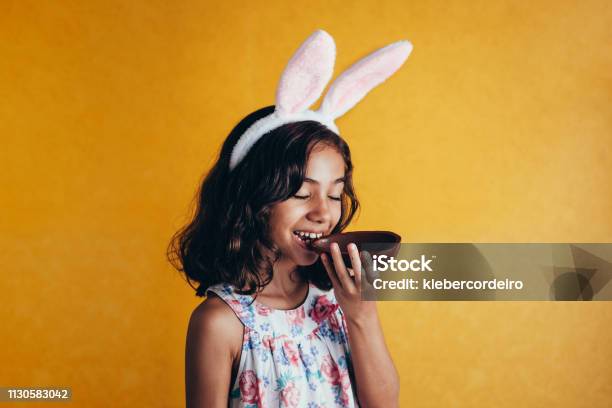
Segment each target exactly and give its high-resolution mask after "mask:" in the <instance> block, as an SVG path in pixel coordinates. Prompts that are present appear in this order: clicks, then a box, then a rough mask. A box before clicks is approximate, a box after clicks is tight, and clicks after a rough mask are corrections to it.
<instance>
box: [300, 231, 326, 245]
mask: <svg viewBox="0 0 612 408" xmlns="http://www.w3.org/2000/svg"><path fill="white" fill-rule="evenodd" d="M293 235H295V236H296V237H297V239H298V240H299V241H300V242H302V243H303V244H305V245H306V246H307V245H309V244H310V243H311V242H312V241H315V240H317V239H319V238H322V237H324V236H325V235H324V234H323V233H322V232H310V231H299V230H297V231H293Z"/></svg>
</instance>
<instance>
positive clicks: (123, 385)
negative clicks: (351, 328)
mask: <svg viewBox="0 0 612 408" xmlns="http://www.w3.org/2000/svg"><path fill="white" fill-rule="evenodd" d="M350 4H351V3H347V2H340V1H331V2H330V1H325V2H323V1H318V0H314V1H309V2H303V3H301V2H284V1H266V2H246V1H245V2H238V1H228V2H223V3H219V2H202V1H200V2H196V1H179V2H169V1H147V2H144V1H123V2H118V1H86V2H82V1H62V2H33V1H23V0H22V1H10V0H9V1H3V2H2V3H0V47H1V52H0V55H1V57H0V96H1V97H0V135H1V137H2V148H1V149H0V159H1V160H2V168H3V171H2V172H1V173H0V181H1V183H2V189H1V191H0V194H1V202H2V212H1V214H0V226H1V230H2V234H1V237H0V239H1V241H0V248H1V249H0V264H1V265H2V278H1V279H0V293H1V295H2V304H3V306H2V308H0V319H1V321H2V336H1V337H0V347H1V350H2V351H1V352H0V359H1V361H2V369H1V370H0V385H3V386H47V385H56V386H71V387H72V390H73V395H74V396H73V404H72V405H74V406H79V407H106V406H113V407H133V406H147V407H170V406H177V407H178V406H183V405H184V371H183V370H184V342H185V333H186V327H187V321H188V318H189V315H190V312H191V310H192V309H193V308H194V307H195V306H196V305H197V304H198V303H199V302H200V301H201V299H199V298H196V297H195V296H194V295H193V292H192V290H191V288H189V287H188V286H187V285H186V283H185V282H184V281H183V280H182V279H181V277H180V276H179V275H178V273H177V272H175V271H173V270H172V269H171V267H170V266H169V265H168V264H167V262H166V260H165V248H166V245H167V243H168V240H169V238H170V236H171V235H172V233H174V232H175V231H176V230H177V229H178V228H179V227H180V226H181V225H182V224H183V223H184V222H185V221H186V220H187V217H188V215H189V202H190V200H191V199H192V197H193V195H194V193H195V189H196V188H197V185H198V183H199V182H200V180H201V178H202V176H203V174H204V173H205V171H206V170H207V169H208V168H209V167H210V165H211V164H212V163H213V161H214V160H215V158H216V155H217V153H218V149H219V147H220V144H221V143H222V141H223V140H224V138H225V137H226V135H227V133H228V132H229V130H230V129H231V128H232V127H233V125H234V124H235V123H237V121H238V120H239V119H241V118H242V117H243V116H244V115H245V114H247V113H249V112H251V111H253V110H255V109H257V108H259V107H262V106H265V105H269V104H272V103H273V100H274V99H273V98H274V90H275V85H276V81H277V79H278V77H279V75H280V73H281V71H282V69H283V67H284V65H285V64H286V62H287V60H288V58H289V57H290V56H291V54H292V53H293V51H295V49H296V48H297V47H298V45H299V44H300V43H301V41H303V40H304V39H305V38H306V37H307V36H308V35H309V34H310V33H311V32H312V31H314V30H315V29H316V28H323V29H325V30H327V31H328V32H329V33H330V34H331V35H332V36H333V37H334V38H335V40H336V44H337V47H338V57H337V62H336V75H337V74H338V73H339V72H340V71H341V70H342V69H345V68H347V67H348V66H349V64H350V63H352V62H354V61H355V60H356V59H357V58H359V57H362V56H364V55H365V54H366V53H368V52H370V51H372V50H374V49H375V48H378V47H380V46H383V45H385V44H387V43H390V42H392V41H396V40H399V39H409V40H411V41H412V42H413V44H414V51H413V53H412V56H411V57H410V59H409V60H408V62H407V63H406V65H405V66H404V67H403V68H402V69H401V70H400V71H399V72H398V73H397V74H396V75H395V76H393V77H392V78H391V79H389V80H388V82H387V83H385V84H383V85H382V86H381V87H380V88H377V89H376V90H374V91H373V92H372V93H371V94H370V95H368V97H367V98H366V99H365V100H364V101H363V102H362V103H361V104H359V105H358V106H357V107H356V108H355V109H353V110H352V111H351V112H349V113H348V114H347V115H346V116H345V117H343V118H341V119H339V120H338V125H339V127H340V128H341V130H342V134H343V136H344V137H345V138H346V140H347V141H348V142H349V144H350V146H351V149H352V152H353V156H354V161H355V164H356V174H355V179H356V180H355V181H356V187H357V192H358V194H359V196H360V199H361V202H362V204H363V211H362V213H361V215H360V217H359V218H358V220H357V221H356V222H355V223H354V224H353V225H352V229H392V230H394V231H397V232H398V233H400V234H401V235H402V237H403V240H404V241H405V242H606V241H607V242H610V241H612V239H611V238H612V211H611V209H612V183H610V174H612V154H611V153H612V151H611V146H612V117H611V112H610V106H612V105H611V102H612V101H611V94H612V93H611V92H612V74H611V73H612V51H611V49H610V45H611V44H612V24H610V22H611V21H612V7H610V2H609V1H606V0H602V1H594V0H588V1H581V2H578V1H531V2H513V1H494V2H491V1H471V2H465V1H439V2H431V1H412V2H403V1H389V2H380V1H368V2H361V3H359V5H350ZM379 310H380V315H381V319H382V322H383V327H384V330H385V333H386V338H387V342H388V345H389V347H390V351H391V353H392V356H393V358H394V361H395V362H396V365H397V367H398V369H399V372H400V377H401V400H402V406H403V407H476V406H483V407H517V406H530V407H542V406H555V407H604V406H610V404H612V364H611V361H612V347H610V344H612V328H611V326H610V322H611V321H612V308H611V307H610V303H608V302H599V303H563V302H556V303H552V302H532V303H529V302H508V303H504V302H497V303H488V302H487V303H478V302H475V303H469V302H448V303H435V302H384V303H380V304H379ZM35 405H36V404H30V405H28V406H35ZM24 406H26V405H24ZM43 406H47V405H46V404H44V405H43Z"/></svg>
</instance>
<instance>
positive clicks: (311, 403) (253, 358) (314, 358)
mask: <svg viewBox="0 0 612 408" xmlns="http://www.w3.org/2000/svg"><path fill="white" fill-rule="evenodd" d="M233 289H234V287H233V286H232V285H230V284H227V283H219V284H216V285H213V286H211V287H209V288H208V289H207V291H206V294H207V295H208V292H209V291H211V292H214V293H215V294H217V295H218V296H219V297H220V298H221V299H222V300H223V301H225V303H227V304H228V305H229V306H230V307H231V308H232V310H233V311H234V313H235V314H236V316H237V317H238V318H239V319H240V321H241V322H242V324H243V325H244V336H243V341H242V352H241V355H240V364H239V367H238V371H237V374H236V380H235V382H234V384H232V386H231V388H230V395H229V406H230V407H231V408H236V407H241V408H260V407H263V408H268V407H283V408H284V407H287V408H297V407H299V408H333V407H342V408H345V407H359V404H358V402H357V396H356V393H355V389H354V384H355V381H354V372H353V367H352V364H351V355H350V349H349V343H348V331H347V326H346V321H345V318H344V314H343V312H342V310H341V309H340V307H339V305H338V303H337V301H336V298H335V296H334V290H333V289H331V290H329V291H322V290H320V289H319V288H317V287H316V286H315V285H313V284H312V283H309V288H308V295H307V297H306V300H305V301H304V302H303V303H302V304H301V305H300V306H298V307H297V308H295V309H291V310H280V309H273V308H270V307H268V306H266V305H264V304H261V303H259V302H258V301H257V300H254V299H253V296H250V295H241V294H238V293H235V292H234V290H233Z"/></svg>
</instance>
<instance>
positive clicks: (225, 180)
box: [167, 106, 359, 297]
mask: <svg viewBox="0 0 612 408" xmlns="http://www.w3.org/2000/svg"><path fill="white" fill-rule="evenodd" d="M273 111H274V106H268V107H266V108H263V109H260V110H258V111H256V112H253V113H251V114H250V115H248V116H247V117H246V118H244V119H243V120H242V121H241V122H240V123H239V124H238V125H237V126H236V127H235V128H234V129H233V130H232V132H231V133H230V134H229V136H228V137H227V139H226V140H225V142H224V144H223V146H222V148H221V152H220V155H219V159H218V160H217V162H216V163H215V165H214V166H213V167H212V169H211V170H210V172H209V173H208V174H207V175H206V177H205V178H204V181H203V182H202V184H201V186H200V189H199V191H198V194H197V195H196V197H195V198H194V201H195V200H196V199H197V207H196V209H195V214H194V216H193V219H192V220H191V221H190V222H189V223H188V224H187V225H185V226H184V227H183V228H181V229H180V230H179V231H178V232H176V233H175V234H174V235H173V237H172V239H171V241H170V244H169V246H168V248H167V257H168V260H169V261H170V263H171V264H172V265H173V266H174V268H176V269H177V270H178V271H179V272H182V273H183V274H184V275H185V278H186V281H187V283H188V284H189V285H190V286H191V287H192V288H193V289H195V290H196V296H200V297H203V296H204V295H205V293H206V289H208V288H209V287H210V286H212V285H214V284H217V283H221V282H226V283H230V284H232V285H234V286H235V287H236V288H237V289H238V290H240V289H244V290H242V292H241V293H243V294H253V293H254V292H258V291H259V290H261V289H262V288H263V287H264V286H266V285H267V284H268V283H269V282H270V281H271V280H272V273H273V272H272V265H273V264H274V262H275V261H276V260H277V259H278V258H279V257H280V251H279V249H278V248H277V247H276V245H275V244H274V243H273V242H272V241H271V240H270V238H269V230H268V220H269V215H270V209H271V207H272V206H273V205H274V204H276V203H279V202H281V201H284V200H287V199H288V198H290V197H291V196H293V195H295V194H296V193H297V192H298V190H299V189H300V187H301V185H302V183H303V180H304V178H305V177H306V165H307V161H308V157H309V155H310V152H311V151H312V149H313V147H314V146H315V145H317V144H320V143H322V144H325V145H328V146H331V147H333V148H335V149H336V150H337V151H338V152H339V153H340V154H341V155H342V157H343V159H344V162H345V177H346V181H345V183H344V191H343V193H342V201H341V208H342V209H341V216H340V221H339V222H338V224H337V225H336V226H335V227H334V229H333V231H332V233H336V232H340V231H343V230H344V229H345V228H346V227H347V226H348V224H349V223H350V222H351V220H352V219H353V216H354V215H355V213H356V212H357V210H358V209H359V201H358V200H357V197H356V195H355V191H354V188H353V181H352V172H353V164H352V162H351V154H350V150H349V147H348V145H347V144H346V142H345V141H344V140H343V139H342V138H341V137H340V136H338V135H337V134H336V133H335V132H333V131H331V130H329V129H328V128H327V127H325V126H324V125H322V124H320V123H319V122H316V121H302V122H295V123H289V124H286V125H283V126H281V127H279V128H277V129H274V130H272V131H271V132H268V133H267V134H265V135H264V136H263V137H262V138H261V139H259V141H257V143H255V145H253V147H252V148H251V150H250V151H249V152H248V154H247V156H246V157H245V158H244V159H243V160H242V161H241V162H240V163H239V164H238V165H237V166H236V167H235V168H234V169H233V170H232V171H230V170H229V160H230V155H231V153H232V149H233V147H234V145H235V144H236V142H237V141H238V138H239V137H240V136H241V135H242V134H243V133H244V132H245V130H246V129H247V128H248V127H249V126H251V125H252V124H253V123H254V122H255V121H257V120H258V119H260V118H262V117H264V116H267V115H269V114H270V113H272V112H273ZM266 250H268V251H266ZM266 252H267V253H271V254H273V256H272V257H271V258H270V257H269V256H267V255H265V254H266ZM298 272H299V274H300V276H301V277H302V278H303V279H306V280H308V281H309V282H311V283H313V284H314V285H315V286H317V287H318V288H320V289H322V290H329V289H331V287H332V285H331V282H330V280H329V277H328V275H327V273H326V271H325V269H324V267H323V265H322V264H321V261H320V260H317V262H315V263H314V264H313V265H309V266H298ZM194 282H197V283H199V286H198V287H197V288H196V287H194V285H193V283H194Z"/></svg>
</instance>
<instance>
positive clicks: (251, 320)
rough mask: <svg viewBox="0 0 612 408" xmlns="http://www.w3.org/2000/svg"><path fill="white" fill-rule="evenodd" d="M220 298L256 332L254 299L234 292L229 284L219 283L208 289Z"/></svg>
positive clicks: (207, 290)
mask: <svg viewBox="0 0 612 408" xmlns="http://www.w3.org/2000/svg"><path fill="white" fill-rule="evenodd" d="M209 291H210V292H213V293H215V294H216V295H217V296H219V297H220V298H221V299H222V300H223V301H224V302H225V303H227V305H228V306H229V307H230V308H231V309H232V310H233V311H234V313H235V314H236V316H237V317H238V319H240V321H241V322H242V324H243V325H245V326H246V327H248V328H250V329H252V330H256V322H255V304H254V303H253V298H252V297H250V296H248V295H240V294H238V293H235V292H234V287H233V285H231V284H229V283H218V284H216V285H213V286H211V287H209V288H208V289H206V296H208V292H209Z"/></svg>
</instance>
